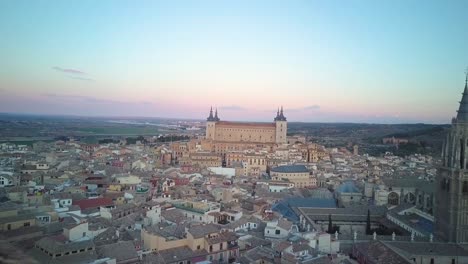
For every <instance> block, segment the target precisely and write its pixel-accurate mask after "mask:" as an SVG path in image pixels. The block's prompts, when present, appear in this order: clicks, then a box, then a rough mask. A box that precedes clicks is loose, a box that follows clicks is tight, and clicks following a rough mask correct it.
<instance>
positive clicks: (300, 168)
mask: <svg viewBox="0 0 468 264" xmlns="http://www.w3.org/2000/svg"><path fill="white" fill-rule="evenodd" d="M271 171H272V172H280V173H305V172H309V170H308V169H307V168H306V166H304V165H286V166H278V167H275V168H273V169H271Z"/></svg>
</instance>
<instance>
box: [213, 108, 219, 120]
mask: <svg viewBox="0 0 468 264" xmlns="http://www.w3.org/2000/svg"><path fill="white" fill-rule="evenodd" d="M219 120H220V119H219V117H218V108H216V110H215V116H214V121H216V122H217V121H219Z"/></svg>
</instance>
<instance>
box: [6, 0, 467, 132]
mask: <svg viewBox="0 0 468 264" xmlns="http://www.w3.org/2000/svg"><path fill="white" fill-rule="evenodd" d="M0 36H1V37H0V38H1V41H0V112H23V113H25V112H27V113H44V114H54V113H63V114H76V115H118V116H161V117H189V118H205V115H207V110H208V109H209V106H210V105H213V106H217V107H219V108H220V114H221V117H222V118H224V119H236V120H242V119H245V120H270V119H272V118H273V116H274V112H275V109H276V107H277V106H279V105H284V107H285V109H286V113H287V116H288V117H289V120H295V121H329V122H333V121H353V122H385V123H387V122H389V123H393V122H430V123H441V122H442V123H443V122H449V121H450V118H451V116H453V115H455V110H456V109H457V107H458V105H457V104H458V101H459V99H460V97H461V94H460V93H461V92H462V90H463V86H464V74H463V73H464V71H465V69H466V67H467V66H468V1H411V0H408V1H231V2H228V1H116V0H114V1H103V0H100V1H95V0H92V1H83V0H81V1H21V0H12V1H9V0H3V1H0Z"/></svg>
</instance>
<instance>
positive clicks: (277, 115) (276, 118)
mask: <svg viewBox="0 0 468 264" xmlns="http://www.w3.org/2000/svg"><path fill="white" fill-rule="evenodd" d="M279 113H280V112H279V107H278V111H277V112H276V117H275V119H274V120H275V121H278V118H279Z"/></svg>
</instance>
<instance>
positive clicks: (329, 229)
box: [328, 214, 333, 234]
mask: <svg viewBox="0 0 468 264" xmlns="http://www.w3.org/2000/svg"><path fill="white" fill-rule="evenodd" d="M328 234H333V224H332V219H331V214H329V215H328Z"/></svg>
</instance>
